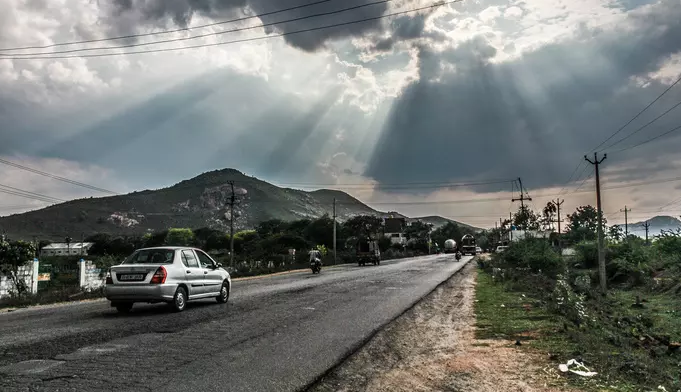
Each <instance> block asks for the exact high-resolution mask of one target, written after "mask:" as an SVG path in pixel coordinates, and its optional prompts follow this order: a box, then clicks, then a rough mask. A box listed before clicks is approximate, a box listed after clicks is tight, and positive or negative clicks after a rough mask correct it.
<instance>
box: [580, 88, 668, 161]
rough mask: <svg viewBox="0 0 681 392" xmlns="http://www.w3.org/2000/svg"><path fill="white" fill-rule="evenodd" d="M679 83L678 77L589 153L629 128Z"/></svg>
mask: <svg viewBox="0 0 681 392" xmlns="http://www.w3.org/2000/svg"><path fill="white" fill-rule="evenodd" d="M679 82H681V76H679V78H678V79H676V81H675V82H674V83H672V84H671V85H670V86H669V87H667V89H666V90H664V91H663V92H662V94H660V95H658V96H657V98H655V99H654V100H653V101H652V102H650V103H649V104H648V106H646V107H644V108H643V109H642V110H641V111H640V112H638V113H637V114H636V115H635V116H634V117H632V118H631V120H629V121H627V122H626V124H624V125H622V126H621V127H620V128H619V129H618V130H617V131H615V133H613V134H612V135H610V136H609V137H608V138H607V139H605V140H603V141H602V142H601V144H599V145H598V146H596V148H594V149H592V150H591V152H593V151H596V150H598V149H599V148H600V147H601V146H602V145H604V144H605V143H607V142H608V141H609V140H610V139H612V138H613V137H615V136H616V135H617V134H618V133H620V132H622V130H624V128H626V127H627V126H629V124H631V123H632V122H634V121H635V120H636V119H637V118H638V117H639V116H640V115H641V114H643V112H645V111H646V110H648V109H649V108H650V107H651V106H653V105H654V104H655V102H657V101H658V100H660V98H662V97H663V96H664V95H665V94H667V93H668V92H669V90H671V89H672V88H673V87H674V86H676V85H677V84H678V83H679Z"/></svg>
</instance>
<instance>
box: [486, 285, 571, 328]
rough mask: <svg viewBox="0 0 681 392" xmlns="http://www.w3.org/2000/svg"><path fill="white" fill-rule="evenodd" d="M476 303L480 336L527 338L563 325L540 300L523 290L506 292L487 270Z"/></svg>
mask: <svg viewBox="0 0 681 392" xmlns="http://www.w3.org/2000/svg"><path fill="white" fill-rule="evenodd" d="M475 305H476V306H475V312H476V316H477V327H478V330H477V331H476V337H477V338H478V339H509V340H516V339H521V340H523V339H522V337H523V336H525V335H528V334H536V333H542V332H550V331H552V330H555V329H556V328H558V327H559V326H560V323H559V322H558V321H557V320H556V318H555V317H553V316H552V315H551V314H549V313H548V312H547V311H546V310H545V309H544V308H543V307H542V306H541V305H540V304H539V302H538V301H536V300H534V299H531V298H529V297H527V296H525V297H523V293H519V292H511V291H506V290H505V289H504V286H503V285H501V284H495V283H494V281H493V280H492V277H491V276H490V275H489V274H487V273H484V272H481V273H479V274H478V284H477V289H476V304H475ZM523 305H525V306H523Z"/></svg>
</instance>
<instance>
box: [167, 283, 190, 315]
mask: <svg viewBox="0 0 681 392" xmlns="http://www.w3.org/2000/svg"><path fill="white" fill-rule="evenodd" d="M170 306H171V307H172V308H173V310H174V311H176V312H181V311H183V310H184V308H186V307H187V291H186V290H185V289H184V287H178V288H177V291H175V296H174V297H173V302H172V303H171V304H170Z"/></svg>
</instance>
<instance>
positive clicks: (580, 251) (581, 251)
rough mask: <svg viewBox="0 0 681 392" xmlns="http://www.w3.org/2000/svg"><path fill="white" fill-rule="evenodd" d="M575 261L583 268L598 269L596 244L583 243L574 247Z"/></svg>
mask: <svg viewBox="0 0 681 392" xmlns="http://www.w3.org/2000/svg"><path fill="white" fill-rule="evenodd" d="M574 249H575V252H576V255H575V256H576V260H577V261H578V262H579V263H580V264H581V265H582V266H583V267H584V268H595V267H598V243H596V242H595V241H584V242H580V243H578V244H577V245H575V246H574Z"/></svg>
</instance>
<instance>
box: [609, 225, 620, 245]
mask: <svg viewBox="0 0 681 392" xmlns="http://www.w3.org/2000/svg"><path fill="white" fill-rule="evenodd" d="M623 237H624V230H622V228H621V227H620V226H618V225H613V226H610V228H609V229H608V238H609V239H610V240H611V241H613V242H620V240H622V238H623Z"/></svg>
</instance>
